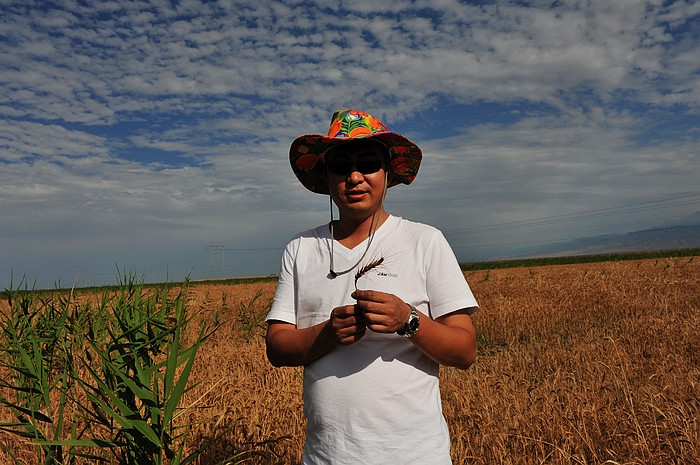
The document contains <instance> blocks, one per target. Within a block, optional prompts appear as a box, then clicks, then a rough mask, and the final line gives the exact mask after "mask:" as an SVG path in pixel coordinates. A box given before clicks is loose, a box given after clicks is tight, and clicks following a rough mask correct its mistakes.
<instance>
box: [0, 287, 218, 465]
mask: <svg viewBox="0 0 700 465" xmlns="http://www.w3.org/2000/svg"><path fill="white" fill-rule="evenodd" d="M186 284H187V283H185V286H183V287H182V288H181V289H180V291H179V292H178V293H177V295H176V296H175V297H174V298H172V299H171V298H169V295H170V294H171V293H172V292H171V290H170V289H169V288H168V287H167V286H166V287H164V288H163V289H162V290H161V291H159V292H147V291H146V290H145V289H144V288H143V286H142V285H139V284H138V283H137V282H136V280H135V279H134V277H133V276H128V277H126V278H125V279H124V281H123V282H122V283H121V285H120V286H119V288H118V292H117V293H116V295H114V296H113V297H107V295H106V294H104V295H103V298H102V300H101V302H100V303H99V304H98V305H97V307H90V306H89V305H88V304H83V305H79V304H78V303H77V302H76V301H75V300H74V298H73V297H74V296H73V294H72V293H70V294H69V295H68V296H67V297H65V298H63V297H62V298H58V299H55V298H54V297H53V296H51V297H49V298H48V299H44V300H41V299H38V298H37V296H38V295H39V294H38V293H36V292H34V291H30V290H29V289H27V288H26V286H25V289H24V290H22V291H20V290H16V289H13V288H12V285H11V286H10V289H9V290H7V291H6V293H5V295H6V296H7V299H8V310H7V312H3V313H2V315H0V318H1V319H2V321H0V338H1V339H0V359H1V360H2V365H3V366H4V368H5V370H6V371H7V372H9V373H10V374H11V376H10V378H8V379H7V380H3V381H2V383H3V384H2V386H3V388H5V390H4V392H12V393H14V396H13V398H12V399H10V398H6V397H3V396H2V395H0V403H1V404H3V405H4V406H5V407H8V408H9V409H10V411H11V412H12V414H13V416H14V418H15V421H12V422H4V423H2V424H0V429H2V430H4V431H7V432H10V433H13V434H15V435H16V436H19V437H21V438H26V439H27V440H28V441H29V442H30V443H31V444H33V445H35V446H36V447H37V448H38V455H40V456H41V460H42V461H43V463H44V464H45V465H54V464H63V463H71V464H77V463H81V462H79V461H78V460H79V459H81V458H82V459H84V460H87V461H89V462H90V463H95V462H103V463H118V464H125V465H143V464H156V465H159V464H163V463H168V464H171V465H181V464H182V465H184V464H187V463H191V462H193V461H194V460H195V459H196V458H197V457H198V456H199V455H200V454H201V453H202V451H203V450H204V449H205V448H206V447H208V446H209V445H210V444H211V443H212V442H213V440H212V441H210V442H208V443H206V444H204V445H203V446H201V447H200V448H199V449H197V450H195V451H193V452H189V453H186V448H185V446H186V441H187V436H188V433H189V431H190V429H191V427H192V426H193V425H190V424H186V423H184V424H183V423H182V422H178V421H177V420H178V417H179V415H180V414H181V413H182V412H183V411H182V409H180V407H179V404H180V401H181V400H182V398H183V396H184V394H185V393H186V392H187V391H188V390H189V389H191V388H192V387H193V386H189V385H188V379H189V377H190V374H191V372H192V369H193V367H194V363H195V357H196V354H197V350H198V349H199V348H200V347H201V345H202V344H203V343H204V342H205V341H206V340H207V338H208V337H209V336H210V335H211V334H212V333H213V330H212V329H209V328H208V326H207V325H206V324H202V325H201V326H200V328H199V330H198V331H196V335H195V336H194V339H193V340H192V341H191V342H190V341H187V340H186V338H185V335H186V334H188V333H187V332H186V330H187V327H188V325H190V324H193V321H192V318H191V317H189V316H188V315H187V311H186V305H185V303H186V293H185V291H186ZM222 434H223V433H222ZM214 440H215V439H214ZM2 447H3V448H4V449H5V450H6V451H7V452H8V453H9V455H10V456H12V457H13V458H14V460H15V463H17V464H19V463H20V462H19V461H18V460H17V458H16V457H15V456H14V455H13V454H12V451H11V450H10V449H9V448H8V447H7V446H6V445H5V444H2Z"/></svg>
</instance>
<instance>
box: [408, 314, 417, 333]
mask: <svg viewBox="0 0 700 465" xmlns="http://www.w3.org/2000/svg"><path fill="white" fill-rule="evenodd" d="M419 324H420V320H419V319H418V317H417V316H416V317H414V316H411V318H409V319H408V329H409V331H411V332H415V331H416V330H417V329H418V325H419Z"/></svg>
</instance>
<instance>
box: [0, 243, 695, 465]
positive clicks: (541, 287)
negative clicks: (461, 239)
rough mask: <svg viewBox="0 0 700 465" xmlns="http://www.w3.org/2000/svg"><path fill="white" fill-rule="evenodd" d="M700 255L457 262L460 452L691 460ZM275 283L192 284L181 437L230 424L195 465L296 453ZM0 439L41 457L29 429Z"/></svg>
mask: <svg viewBox="0 0 700 465" xmlns="http://www.w3.org/2000/svg"><path fill="white" fill-rule="evenodd" d="M698 259H699V257H683V258H669V259H646V260H629V261H610V262H601V263H587V264H576V265H551V266H539V267H523V268H511V269H498V270H495V269H494V270H483V271H475V272H465V277H466V279H467V281H468V282H469V284H470V286H471V287H472V290H473V291H474V294H475V296H476V298H477V300H478V301H479V304H480V307H481V308H480V310H479V312H478V313H477V314H475V315H474V317H473V319H474V325H475V327H476V330H477V337H478V352H477V361H476V363H475V364H474V365H473V366H472V367H471V368H470V369H469V370H466V371H460V370H456V369H451V368H442V369H441V372H440V380H441V388H442V396H443V405H444V414H445V417H446V419H447V423H448V425H449V428H450V432H451V437H452V456H453V461H454V463H455V464H505V465H511V464H512V465H515V464H700V342H699V341H700V262H699V261H698ZM275 286H276V283H274V282H260V283H253V284H222V285H217V284H206V285H204V284H202V285H197V284H190V286H189V287H188V290H187V292H188V294H187V296H188V297H187V300H188V308H189V311H190V312H191V313H194V314H196V315H197V317H198V318H202V319H208V320H209V321H213V322H214V323H216V324H217V325H218V330H217V331H216V332H215V333H214V334H213V336H212V337H211V338H210V339H209V340H207V342H206V344H205V345H204V346H203V347H202V348H201V349H200V351H199V354H198V358H197V363H196V365H195V369H194V372H193V374H192V376H191V381H192V382H199V383H200V384H197V385H195V387H194V388H193V389H192V390H191V391H189V392H188V393H187V395H186V398H185V399H184V402H182V405H181V406H182V407H183V411H182V416H181V417H180V421H183V422H191V423H195V422H198V421H201V420H209V421H207V422H205V423H203V424H202V425H201V426H199V427H197V428H195V429H194V430H193V432H192V434H191V436H190V438H189V442H188V447H191V448H196V447H197V446H198V445H201V444H203V443H205V442H206V441H207V440H208V439H210V438H212V437H215V436H216V435H217V434H219V433H221V432H222V431H226V429H227V428H230V431H229V432H227V433H225V434H224V435H223V436H222V437H221V438H220V439H218V440H217V441H216V442H215V443H214V444H213V445H212V446H211V447H209V448H208V449H207V450H206V452H205V453H204V454H203V455H202V456H200V458H199V462H198V463H199V464H202V465H204V464H215V463H218V462H219V461H221V460H223V459H224V458H225V457H228V456H230V455H232V454H233V453H238V459H237V460H238V462H239V463H251V464H295V463H298V462H299V459H300V456H301V450H302V447H303V441H304V425H305V420H304V416H303V412H302V404H301V380H302V375H303V371H302V369H301V368H281V369H280V368H274V367H272V366H270V364H269V363H268V362H267V360H266V358H265V346H264V338H263V335H264V327H263V325H260V324H259V323H260V318H261V317H263V316H264V314H265V312H266V309H267V308H268V306H269V303H270V301H271V299H272V297H273V295H274V292H275ZM84 298H87V297H84ZM1 409H2V407H0V420H7V416H8V414H7V412H4V411H2V410H1ZM0 442H2V443H4V444H5V445H6V447H8V448H9V450H10V451H12V452H13V454H14V455H15V456H17V457H18V458H19V459H21V460H22V461H23V462H22V463H26V464H34V463H37V462H36V460H37V458H36V456H35V455H32V454H35V451H34V449H33V448H32V447H31V446H29V445H28V444H27V443H26V441H25V442H22V441H18V440H17V439H15V438H14V437H11V436H10V435H8V434H7V433H3V432H0ZM0 463H3V464H5V463H8V464H9V463H13V462H12V461H11V459H10V456H9V455H8V454H7V452H6V451H2V450H0ZM231 463H235V462H231Z"/></svg>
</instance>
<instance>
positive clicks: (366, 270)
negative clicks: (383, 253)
mask: <svg viewBox="0 0 700 465" xmlns="http://www.w3.org/2000/svg"><path fill="white" fill-rule="evenodd" d="M382 263H384V257H381V258H379V259H377V260H374V261H372V262H369V263H368V264H366V265H365V266H363V267H362V268H360V269H359V270H357V273H355V290H357V280H358V279H360V278H361V277H363V276H364V275H366V274H367V273H369V272H370V271H371V270H373V269H374V268H376V267H378V266H379V265H381V264H382Z"/></svg>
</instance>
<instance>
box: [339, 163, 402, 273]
mask: <svg viewBox="0 0 700 465" xmlns="http://www.w3.org/2000/svg"><path fill="white" fill-rule="evenodd" d="M388 185H389V170H387V171H385V173H384V191H383V192H382V200H381V202H380V203H379V209H378V210H377V212H376V213H375V215H377V219H376V220H375V221H374V226H370V233H369V240H368V241H367V247H366V248H365V251H364V253H363V254H362V256H361V257H360V259H359V260H358V261H357V263H355V264H354V265H353V266H351V267H350V268H348V269H347V270H343V271H335V270H334V269H333V256H334V255H335V253H334V250H333V249H334V248H333V245H334V243H335V236H334V234H333V197H331V196H330V195H329V196H328V199H329V200H330V207H331V221H330V223H328V227H329V228H330V231H331V265H330V270H329V274H330V276H331V278H336V277H338V276H340V275H344V274H347V273H349V272H351V271H352V270H354V269H355V268H357V265H359V264H360V263H362V260H364V259H365V257H366V256H367V252H369V248H370V246H371V245H372V241H373V240H374V234H375V233H376V232H377V228H378V227H379V220H380V219H381V217H382V211H383V210H384V199H385V198H386V191H387V190H388V189H389V188H388Z"/></svg>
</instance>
